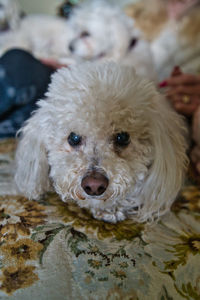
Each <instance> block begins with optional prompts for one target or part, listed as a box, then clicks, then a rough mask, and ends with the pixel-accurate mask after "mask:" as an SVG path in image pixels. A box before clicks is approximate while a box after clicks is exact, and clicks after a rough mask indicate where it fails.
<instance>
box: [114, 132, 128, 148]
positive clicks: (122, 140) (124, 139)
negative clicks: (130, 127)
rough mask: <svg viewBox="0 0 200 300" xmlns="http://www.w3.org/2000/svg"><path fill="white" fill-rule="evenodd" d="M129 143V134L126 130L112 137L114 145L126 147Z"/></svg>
mask: <svg viewBox="0 0 200 300" xmlns="http://www.w3.org/2000/svg"><path fill="white" fill-rule="evenodd" d="M129 143H130V135H129V134H128V132H120V133H117V134H116V135H115V137H114V144H115V146H119V147H126V146H128V144H129Z"/></svg>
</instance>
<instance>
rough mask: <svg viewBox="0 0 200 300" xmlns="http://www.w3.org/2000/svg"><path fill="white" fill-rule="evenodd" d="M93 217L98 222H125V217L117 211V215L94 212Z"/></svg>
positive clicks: (106, 212)
mask: <svg viewBox="0 0 200 300" xmlns="http://www.w3.org/2000/svg"><path fill="white" fill-rule="evenodd" d="M93 216H94V218H95V219H97V220H101V221H105V222H109V223H117V222H119V221H123V220H125V218H126V217H125V215H124V213H123V212H121V211H116V212H115V213H112V212H108V211H93Z"/></svg>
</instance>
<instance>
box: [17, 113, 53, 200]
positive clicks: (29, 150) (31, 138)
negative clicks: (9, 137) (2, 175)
mask: <svg viewBox="0 0 200 300" xmlns="http://www.w3.org/2000/svg"><path fill="white" fill-rule="evenodd" d="M40 120H41V116H40V113H39V112H36V113H35V114H34V115H33V116H32V117H31V118H30V119H29V121H28V122H27V124H26V125H25V127H24V128H22V129H21V130H20V132H21V134H22V136H21V138H20V141H19V145H18V148H17V152H16V175H15V182H16V184H17V186H18V188H19V191H20V192H21V193H23V195H25V196H27V197H28V198H30V199H33V198H34V199H38V198H39V197H40V196H41V195H42V194H43V193H44V192H46V191H48V190H49V189H50V182H49V177H48V171H49V166H48V161H47V153H46V149H45V145H44V138H45V135H44V128H43V126H42V125H41V123H40Z"/></svg>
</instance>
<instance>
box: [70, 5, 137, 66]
mask: <svg viewBox="0 0 200 300" xmlns="http://www.w3.org/2000/svg"><path fill="white" fill-rule="evenodd" d="M69 24H70V27H71V29H72V32H74V34H73V36H72V39H71V41H70V43H69V50H70V51H71V54H72V55H73V56H74V57H76V58H81V59H84V60H85V59H86V60H96V59H101V58H107V57H108V58H113V59H115V58H118V57H120V56H124V55H125V53H126V51H128V46H129V44H130V42H131V40H132V39H133V38H137V37H138V31H137V30H136V29H135V28H134V25H133V20H132V19H130V18H129V17H128V16H126V15H125V14H124V12H122V11H121V10H120V9H119V8H118V7H115V6H110V5H109V4H108V3H105V2H103V3H101V2H100V1H99V2H97V1H96V2H95V1H94V3H90V4H88V5H85V4H83V5H82V6H80V7H78V8H76V9H75V10H74V12H73V14H72V16H71V20H69Z"/></svg>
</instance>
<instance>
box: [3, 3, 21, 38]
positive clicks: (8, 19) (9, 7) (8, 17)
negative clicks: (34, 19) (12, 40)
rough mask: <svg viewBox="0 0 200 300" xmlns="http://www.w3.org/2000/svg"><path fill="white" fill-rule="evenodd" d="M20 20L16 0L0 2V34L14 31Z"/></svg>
mask: <svg viewBox="0 0 200 300" xmlns="http://www.w3.org/2000/svg"><path fill="white" fill-rule="evenodd" d="M19 20H20V12H19V7H18V3H17V1H16V0H0V32H1V31H5V30H9V29H15V28H16V26H17V25H18V23H19Z"/></svg>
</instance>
